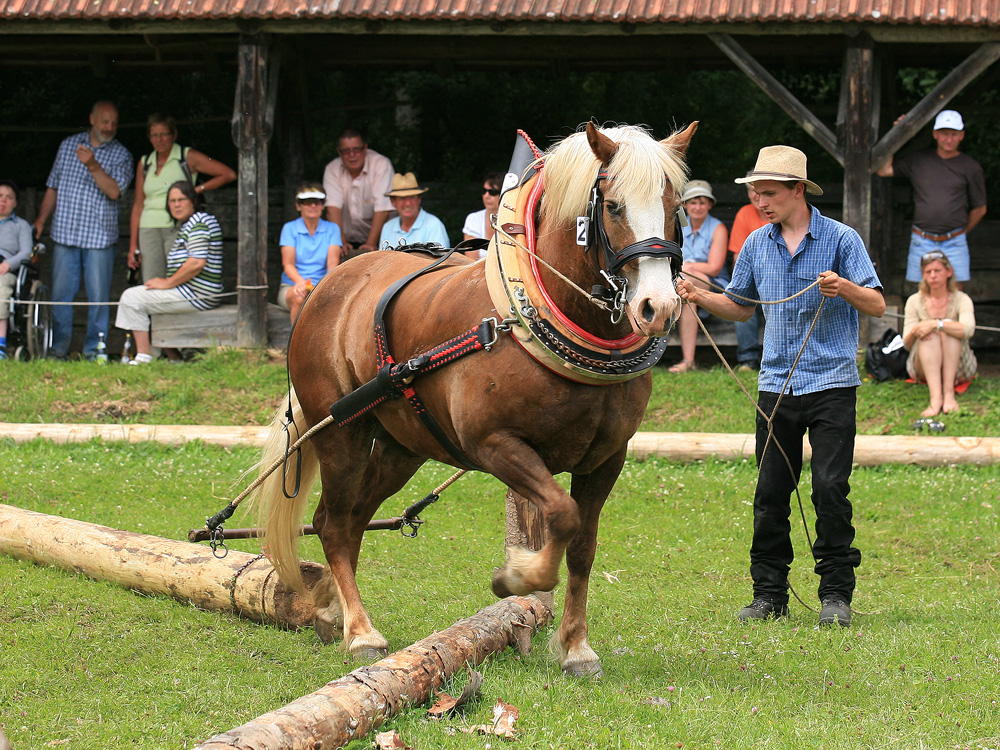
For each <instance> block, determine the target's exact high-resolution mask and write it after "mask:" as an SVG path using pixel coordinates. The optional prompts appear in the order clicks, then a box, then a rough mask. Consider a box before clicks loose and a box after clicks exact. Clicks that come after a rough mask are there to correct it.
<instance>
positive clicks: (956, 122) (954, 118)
mask: <svg viewBox="0 0 1000 750" xmlns="http://www.w3.org/2000/svg"><path fill="white" fill-rule="evenodd" d="M944 128H948V129H949V130H965V122H963V120H962V115H960V114H958V112H956V111H955V110H953V109H943V110H941V111H940V112H938V116H937V117H935V118H934V129H935V130H943V129H944Z"/></svg>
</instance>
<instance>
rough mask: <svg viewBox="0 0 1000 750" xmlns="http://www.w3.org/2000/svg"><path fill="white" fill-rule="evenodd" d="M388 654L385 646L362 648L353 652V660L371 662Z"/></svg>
mask: <svg viewBox="0 0 1000 750" xmlns="http://www.w3.org/2000/svg"><path fill="white" fill-rule="evenodd" d="M388 655H389V649H387V648H363V649H361V650H360V651H358V652H357V653H356V654H354V660H355V661H363V662H365V663H367V664H372V663H373V662H377V661H379V660H380V659H384V658H385V657H387V656H388Z"/></svg>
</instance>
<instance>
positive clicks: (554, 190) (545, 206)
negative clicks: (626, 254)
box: [541, 125, 688, 226]
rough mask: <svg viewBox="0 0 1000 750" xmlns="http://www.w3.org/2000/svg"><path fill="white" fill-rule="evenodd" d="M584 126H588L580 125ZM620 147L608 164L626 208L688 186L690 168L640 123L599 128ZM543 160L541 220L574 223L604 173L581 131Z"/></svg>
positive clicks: (584, 211)
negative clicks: (631, 204)
mask: <svg viewBox="0 0 1000 750" xmlns="http://www.w3.org/2000/svg"><path fill="white" fill-rule="evenodd" d="M581 127H584V126H581ZM601 132H602V133H603V134H604V135H606V136H607V137H608V138H610V139H611V140H613V141H614V142H615V143H617V144H618V151H617V152H616V153H615V155H614V157H613V158H612V159H611V164H609V165H608V173H609V174H610V175H612V176H613V177H614V180H615V192H616V194H617V195H618V197H619V200H624V201H625V204H626V206H627V205H628V204H629V203H630V202H633V201H635V202H638V203H640V204H648V203H650V202H652V201H658V200H659V199H660V196H661V195H663V191H664V190H666V187H667V182H668V181H669V182H670V184H671V185H673V186H674V190H675V191H677V192H680V191H681V189H683V187H684V183H685V182H687V174H688V172H687V165H686V164H685V163H684V161H683V159H682V158H681V156H680V154H678V153H677V152H676V151H675V150H674V149H673V148H671V147H670V146H668V145H666V144H665V143H662V142H660V141H657V140H656V139H654V138H653V137H652V136H650V134H649V132H648V131H647V130H646V129H645V128H642V127H639V126H636V125H620V126H618V127H613V128H601ZM543 158H544V160H545V170H544V179H545V195H544V198H543V199H542V209H541V210H542V216H543V217H545V218H546V219H548V220H549V221H553V222H555V223H556V225H557V226H564V225H571V224H574V223H575V222H576V217H577V216H583V215H584V214H586V212H587V202H588V201H589V200H590V190H591V188H592V187H593V185H594V181H595V180H596V179H597V175H598V173H599V172H600V170H601V162H600V161H599V160H598V159H597V157H596V156H594V152H593V151H591V149H590V144H589V143H588V142H587V134H586V133H585V132H584V131H583V130H582V129H581V130H580V131H578V132H576V133H573V135H571V136H569V137H567V138H565V139H563V140H562V141H560V142H559V143H557V144H556V145H555V146H553V147H552V148H550V149H549V150H548V151H547V152H546V153H545V156H544V157H543Z"/></svg>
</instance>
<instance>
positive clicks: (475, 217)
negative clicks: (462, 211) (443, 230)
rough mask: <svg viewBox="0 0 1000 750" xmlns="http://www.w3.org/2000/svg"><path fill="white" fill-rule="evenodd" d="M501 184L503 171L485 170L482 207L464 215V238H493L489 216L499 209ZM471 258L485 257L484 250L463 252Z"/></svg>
mask: <svg viewBox="0 0 1000 750" xmlns="http://www.w3.org/2000/svg"><path fill="white" fill-rule="evenodd" d="M502 185H503V172H487V174H486V177H484V178H483V209H482V210H481V211H473V212H472V213H471V214H469V215H468V216H466V217H465V226H463V227H462V239H464V240H491V239H493V223H492V222H491V220H490V216H495V215H496V213H497V211H499V210H500V187H501V186H502ZM465 254H466V255H467V256H469V257H470V258H472V259H473V260H477V259H479V258H485V257H486V250H470V251H468V252H466V253H465Z"/></svg>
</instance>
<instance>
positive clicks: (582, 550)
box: [556, 448, 625, 677]
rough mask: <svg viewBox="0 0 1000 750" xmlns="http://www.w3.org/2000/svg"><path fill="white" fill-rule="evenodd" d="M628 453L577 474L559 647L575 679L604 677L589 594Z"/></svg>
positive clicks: (566, 666)
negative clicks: (604, 515)
mask: <svg viewBox="0 0 1000 750" xmlns="http://www.w3.org/2000/svg"><path fill="white" fill-rule="evenodd" d="M624 463H625V449H624V448H623V449H622V450H621V452H619V453H618V454H617V455H615V456H613V457H611V458H610V459H608V460H607V461H605V462H604V463H603V464H602V465H601V466H600V467H598V469H597V470H596V471H594V472H592V473H590V474H574V475H573V484H572V492H573V498H574V499H575V500H576V504H577V506H578V507H579V509H580V532H579V533H578V534H577V535H576V536H575V537H574V538H573V540H572V541H571V542H570V544H569V547H567V549H566V569H567V573H568V575H567V581H566V604H565V606H564V607H563V616H562V622H561V623H560V624H559V631H558V632H557V633H556V643H557V645H558V650H559V654H560V656H561V659H560V661H561V663H562V668H563V671H564V672H565V673H566V674H569V675H573V676H574V677H600V676H601V674H602V669H601V659H600V657H598V655H597V653H596V652H595V651H594V649H592V648H591V647H590V642H589V641H588V639H587V632H588V631H587V591H588V587H589V585H590V571H591V568H592V567H593V565H594V554H595V553H596V551H597V525H598V519H599V517H600V515H601V509H602V508H603V507H604V501H605V500H607V498H608V495H609V494H611V489H612V488H613V487H614V485H615V481H616V480H617V479H618V475H619V474H620V473H621V470H622V465H623V464H624Z"/></svg>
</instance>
